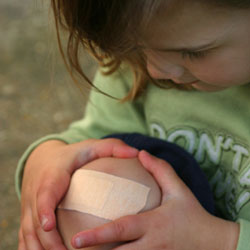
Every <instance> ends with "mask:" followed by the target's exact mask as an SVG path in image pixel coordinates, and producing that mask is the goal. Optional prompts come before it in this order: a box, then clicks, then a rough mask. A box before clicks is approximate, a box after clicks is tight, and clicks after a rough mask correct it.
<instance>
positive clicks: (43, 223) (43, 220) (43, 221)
mask: <svg viewBox="0 0 250 250" xmlns="http://www.w3.org/2000/svg"><path fill="white" fill-rule="evenodd" d="M48 221H49V219H48V218H47V217H46V216H42V228H44V227H45V225H46V224H47V222H48Z"/></svg>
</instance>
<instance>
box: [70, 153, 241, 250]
mask: <svg viewBox="0 0 250 250" xmlns="http://www.w3.org/2000/svg"><path fill="white" fill-rule="evenodd" d="M138 157H139V159H140V161H141V163H142V165H143V166H144V167H145V168H146V169H147V170H148V171H149V172H150V173H151V174H152V175H153V176H154V178H155V180H156V181H157V182H158V184H159V186H160V187H161V190H162V203H161V206H160V207H158V208H156V209H154V210H151V211H147V212H144V213H140V214H137V215H130V216H125V217H122V218H120V219H118V220H115V221H113V222H110V223H108V224H105V225H103V226H100V227H97V228H95V229H91V230H87V231H83V232H80V233H78V234H76V235H75V236H74V237H73V239H72V245H73V246H74V247H75V248H81V247H89V246H94V245H98V244H105V243H111V242H127V243H126V244H123V245H120V246H118V247H117V248H115V250H147V249H150V250H153V249H165V250H201V249H202V250H211V249H212V250H224V249H225V250H235V249H236V245H237V239H238V233H239V226H238V224H236V223H233V222H229V221H226V220H222V219H220V218H217V217H215V216H213V215H210V214H209V213H208V212H207V211H206V210H205V209H204V208H203V207H202V206H201V205H200V203H199V202H198V201H197V199H196V198H195V197H194V195H193V194H192V192H191V191H190V190H189V188H188V187H187V186H186V185H185V184H184V182H183V181H182V180H181V179H180V178H179V177H178V176H177V175H176V173H175V171H174V170H173V168H172V167H171V166H170V165H169V164H168V163H166V162H165V161H163V160H161V159H158V158H156V157H153V156H151V155H149V154H148V153H146V152H145V151H141V152H140V153H139V155H138Z"/></svg>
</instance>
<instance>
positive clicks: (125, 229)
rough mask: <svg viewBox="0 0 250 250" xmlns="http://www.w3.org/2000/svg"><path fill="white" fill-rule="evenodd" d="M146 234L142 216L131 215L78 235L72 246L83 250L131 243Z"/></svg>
mask: <svg viewBox="0 0 250 250" xmlns="http://www.w3.org/2000/svg"><path fill="white" fill-rule="evenodd" d="M144 233H145V226H144V221H143V220H142V217H141V216H140V215H130V216H126V217H122V218H120V219H118V220H115V221H112V222H110V223H107V224H105V225H102V226H100V227H97V228H94V229H90V230H86V231H83V232H80V233H78V234H76V235H75V236H74V237H73V239H72V245H73V246H74V247H75V248H81V247H89V246H95V245H99V244H105V243H112V242H121V241H130V240H135V239H138V238H140V237H142V236H143V235H144Z"/></svg>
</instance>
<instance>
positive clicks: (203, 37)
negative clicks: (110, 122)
mask: <svg viewBox="0 0 250 250" xmlns="http://www.w3.org/2000/svg"><path fill="white" fill-rule="evenodd" d="M172 2H174V3H175V2H176V1H172ZM178 2H179V3H178ZM174 3H170V4H168V5H167V8H165V9H164V8H163V9H164V10H161V11H160V13H159V15H158V16H157V17H156V18H154V20H153V21H152V22H151V23H150V25H149V27H148V28H147V29H146V30H145V31H144V32H143V39H142V40H143V48H144V52H145V54H146V56H147V69H148V72H149V73H150V75H151V76H152V77H153V78H156V79H163V80H168V79H170V80H172V81H173V82H175V83H176V84H187V83H192V82H194V81H197V82H196V83H194V84H191V86H192V87H193V88H195V89H197V90H201V91H219V90H223V89H226V88H229V87H232V86H237V85H243V84H246V83H249V82H250V66H249V65H250V46H249V44H250V33H249V32H248V31H249V28H250V9H244V10H239V9H226V8H223V9H222V8H215V7H214V6H208V5H201V4H200V3H196V2H194V1H177V3H176V4H174ZM212 42H215V43H214V44H211V46H209V47H207V48H203V49H200V50H190V49H189V48H190V47H191V48H192V47H197V46H199V45H204V44H209V43H212ZM173 48H187V49H186V50H180V51H176V50H172V49H173ZM198 51H199V52H198ZM195 52H198V57H196V56H195ZM190 53H191V54H190ZM193 53H194V54H193ZM199 54H200V55H201V56H200V57H199Z"/></svg>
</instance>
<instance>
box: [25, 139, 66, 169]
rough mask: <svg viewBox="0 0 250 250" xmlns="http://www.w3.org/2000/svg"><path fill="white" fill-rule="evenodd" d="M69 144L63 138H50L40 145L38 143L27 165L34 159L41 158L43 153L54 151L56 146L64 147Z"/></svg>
mask: <svg viewBox="0 0 250 250" xmlns="http://www.w3.org/2000/svg"><path fill="white" fill-rule="evenodd" d="M65 145H67V144H66V143H65V142H63V141H61V140H48V141H45V142H43V143H41V144H40V145H38V146H37V147H36V148H35V149H34V150H33V151H32V152H31V153H30V155H29V157H28V158H27V161H26V164H25V165H26V166H27V165H29V162H31V161H33V160H34V159H35V160H36V158H37V157H38V158H40V157H41V156H43V155H47V154H48V152H51V151H54V150H55V148H58V147H62V146H65Z"/></svg>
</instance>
